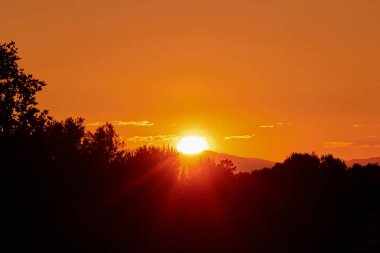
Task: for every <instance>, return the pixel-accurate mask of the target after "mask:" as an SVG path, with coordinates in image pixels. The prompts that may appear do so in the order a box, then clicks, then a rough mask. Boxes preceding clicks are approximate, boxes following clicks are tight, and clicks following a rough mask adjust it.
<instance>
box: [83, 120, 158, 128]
mask: <svg viewBox="0 0 380 253" xmlns="http://www.w3.org/2000/svg"><path fill="white" fill-rule="evenodd" d="M105 123H106V122H92V123H87V124H86V126H95V127H98V126H101V125H104V124H105ZM108 123H110V124H112V125H114V126H135V127H146V126H154V124H153V123H152V122H150V121H148V120H140V121H122V120H114V121H110V122H108Z"/></svg>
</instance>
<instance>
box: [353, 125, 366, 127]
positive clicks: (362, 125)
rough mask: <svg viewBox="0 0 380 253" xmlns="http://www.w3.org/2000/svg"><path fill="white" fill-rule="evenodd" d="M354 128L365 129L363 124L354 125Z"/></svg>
mask: <svg viewBox="0 0 380 253" xmlns="http://www.w3.org/2000/svg"><path fill="white" fill-rule="evenodd" d="M352 126H353V127H364V125H363V124H354V125H352Z"/></svg>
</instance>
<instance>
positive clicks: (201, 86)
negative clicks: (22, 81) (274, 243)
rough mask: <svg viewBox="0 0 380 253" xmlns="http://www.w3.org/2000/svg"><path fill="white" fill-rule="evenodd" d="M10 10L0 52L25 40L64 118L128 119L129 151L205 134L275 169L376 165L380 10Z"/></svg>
mask: <svg viewBox="0 0 380 253" xmlns="http://www.w3.org/2000/svg"><path fill="white" fill-rule="evenodd" d="M1 9H2V10H3V11H2V14H1V16H0V31H1V33H0V41H1V42H7V41H10V40H14V41H16V43H17V45H18V47H19V49H20V50H19V54H20V56H21V57H22V58H23V60H22V65H23V67H24V68H25V69H26V70H27V72H30V73H32V74H34V75H35V76H36V77H38V78H40V79H42V80H45V81H46V82H47V83H48V86H46V88H45V89H44V90H43V92H42V93H41V95H40V96H39V101H40V104H41V107H44V108H47V109H49V110H50V112H51V113H52V114H53V115H54V116H55V117H56V118H58V119H63V118H65V117H68V116H83V117H85V118H86V122H87V123H95V122H103V121H123V122H124V123H123V124H122V123H120V122H119V124H120V125H123V126H118V127H117V129H118V132H119V133H120V134H121V135H122V136H123V137H124V138H125V140H126V143H127V145H128V146H129V147H133V146H136V145H138V144H141V143H140V142H138V141H137V140H145V143H155V144H158V145H161V144H162V143H164V141H163V140H165V141H170V140H173V139H175V137H176V136H178V135H182V134H186V133H190V134H194V133H195V134H202V135H206V136H207V138H208V139H209V141H210V146H211V148H212V149H214V150H216V151H219V152H227V153H231V154H235V155H240V156H251V157H260V158H266V159H271V160H282V159H283V158H285V157H286V156H287V155H289V154H290V153H291V152H293V151H298V152H311V151H316V152H317V153H318V154H325V153H333V154H335V155H337V156H339V157H342V158H365V157H371V156H379V155H380V131H379V130H380V117H379V116H380V110H379V109H380V105H379V94H380V71H379V66H380V47H379V45H380V27H379V26H380V15H379V13H380V1H377V0H372V1H371V0H362V1H357V0H341V1H332V0H326V1H325V0H309V1H304V0H302V1H301V0H300V1H292V0H289V1H280V0H265V1H264V0H257V1H255V0H245V1H242V0H234V1H223V0H201V1H196V0H192V1H179V0H171V1H163V0H161V1H154V0H150V1H144V0H133V1H48V0H34V1H25V0H24V1H18V0H12V1H6V2H4V1H3V2H2V3H1ZM4 10H5V11H4ZM138 121H148V122H145V123H144V122H138ZM264 126H267V127H264ZM149 136H152V137H149ZM231 136H233V137H231Z"/></svg>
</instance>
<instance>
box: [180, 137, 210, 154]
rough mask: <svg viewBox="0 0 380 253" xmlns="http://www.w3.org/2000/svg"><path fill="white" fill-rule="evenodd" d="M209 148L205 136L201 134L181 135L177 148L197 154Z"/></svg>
mask: <svg viewBox="0 0 380 253" xmlns="http://www.w3.org/2000/svg"><path fill="white" fill-rule="evenodd" d="M206 149H208V144H207V141H206V139H205V137H200V136H184V137H181V139H180V140H179V142H178V144H177V150H178V151H179V152H181V153H184V154H188V155H191V154H197V153H200V152H202V151H203V150H206Z"/></svg>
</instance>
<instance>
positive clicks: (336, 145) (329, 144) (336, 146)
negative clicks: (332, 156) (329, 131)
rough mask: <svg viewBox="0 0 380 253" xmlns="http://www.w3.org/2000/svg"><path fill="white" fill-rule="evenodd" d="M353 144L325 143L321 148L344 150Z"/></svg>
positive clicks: (345, 142)
mask: <svg viewBox="0 0 380 253" xmlns="http://www.w3.org/2000/svg"><path fill="white" fill-rule="evenodd" d="M352 144H353V143H352V142H348V141H325V142H323V147H325V148H345V147H349V146H351V145H352Z"/></svg>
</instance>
